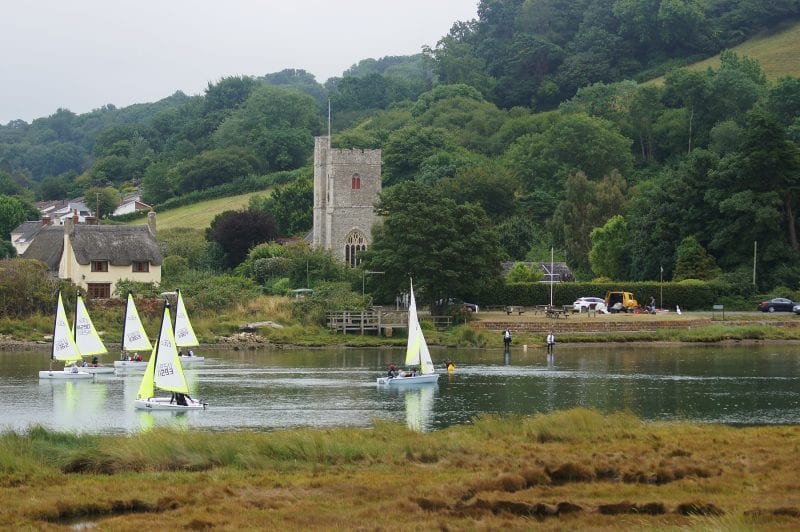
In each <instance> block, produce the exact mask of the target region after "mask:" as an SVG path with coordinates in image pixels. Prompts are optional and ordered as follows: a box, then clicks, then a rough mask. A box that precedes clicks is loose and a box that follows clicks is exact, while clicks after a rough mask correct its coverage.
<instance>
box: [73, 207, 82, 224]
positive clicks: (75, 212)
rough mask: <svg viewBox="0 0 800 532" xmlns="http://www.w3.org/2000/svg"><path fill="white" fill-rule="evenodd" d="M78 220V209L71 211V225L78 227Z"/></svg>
mask: <svg viewBox="0 0 800 532" xmlns="http://www.w3.org/2000/svg"><path fill="white" fill-rule="evenodd" d="M79 220H80V218H79V217H78V209H72V223H74V224H75V225H78V221H79Z"/></svg>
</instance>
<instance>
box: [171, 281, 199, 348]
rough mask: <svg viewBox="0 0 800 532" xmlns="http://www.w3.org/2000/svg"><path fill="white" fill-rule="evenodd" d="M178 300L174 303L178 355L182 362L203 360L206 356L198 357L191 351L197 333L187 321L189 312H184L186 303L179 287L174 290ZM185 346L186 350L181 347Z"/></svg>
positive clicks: (197, 343) (195, 345) (195, 342)
mask: <svg viewBox="0 0 800 532" xmlns="http://www.w3.org/2000/svg"><path fill="white" fill-rule="evenodd" d="M175 292H177V294H178V300H177V303H176V304H175V342H176V343H177V344H178V350H179V351H178V356H180V357H181V362H182V363H184V364H187V363H190V362H203V361H204V360H205V359H206V358H205V357H199V356H197V355H195V354H194V352H192V347H197V346H198V345H200V342H199V341H197V335H196V334H194V328H193V327H192V322H191V321H189V314H187V313H186V305H185V304H184V303H183V296H182V295H181V291H180V289H177V290H175ZM184 347H185V348H186V351H184V350H183V348H184Z"/></svg>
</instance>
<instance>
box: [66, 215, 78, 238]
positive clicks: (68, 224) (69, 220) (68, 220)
mask: <svg viewBox="0 0 800 532" xmlns="http://www.w3.org/2000/svg"><path fill="white" fill-rule="evenodd" d="M74 227H75V222H74V219H73V218H70V217H69V216H68V217H66V218H64V234H65V235H71V234H72V230H73V228H74Z"/></svg>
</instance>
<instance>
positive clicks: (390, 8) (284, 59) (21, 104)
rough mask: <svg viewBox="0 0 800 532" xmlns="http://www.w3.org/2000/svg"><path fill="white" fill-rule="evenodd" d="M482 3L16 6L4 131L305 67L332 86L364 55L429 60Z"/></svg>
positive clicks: (294, 0)
mask: <svg viewBox="0 0 800 532" xmlns="http://www.w3.org/2000/svg"><path fill="white" fill-rule="evenodd" d="M477 4H478V0H402V1H396V0H281V1H277V0H16V1H14V0H9V1H4V2H3V7H2V10H0V124H7V123H8V122H9V121H11V120H16V119H22V120H25V121H26V122H31V121H32V120H33V119H34V118H39V117H44V116H49V115H51V114H53V113H54V112H55V111H56V110H57V109H59V108H64V109H69V110H71V111H73V112H75V113H78V114H80V113H85V112H88V111H91V110H92V109H97V108H99V107H102V106H103V105H106V104H109V103H110V104H114V105H115V106H117V107H125V106H128V105H131V104H133V103H142V102H153V101H157V100H160V99H162V98H165V97H167V96H169V95H171V94H173V93H174V92H175V91H178V90H181V91H183V92H184V93H186V94H189V95H195V94H202V93H203V91H204V89H205V88H206V87H207V86H208V83H209V82H211V83H213V82H216V81H219V80H220V79H221V78H223V77H226V76H236V75H251V76H262V75H264V74H268V73H272V72H279V71H281V70H283V69H285V68H296V69H303V70H306V71H307V72H310V73H311V74H313V75H314V76H315V77H316V79H317V81H319V82H320V83H324V82H325V80H327V79H328V78H330V77H334V76H340V75H341V74H342V72H343V71H344V70H346V69H348V68H349V67H350V66H352V65H354V64H356V63H358V62H359V61H360V60H362V59H367V58H375V59H377V58H380V57H384V56H387V55H411V54H415V53H419V52H420V51H421V50H422V47H423V46H424V45H428V46H431V47H433V46H436V43H437V41H438V40H439V39H440V38H441V37H443V36H445V35H446V34H447V32H448V31H449V30H450V28H451V27H452V25H453V24H454V23H455V22H456V21H466V20H470V19H473V18H476V17H477Z"/></svg>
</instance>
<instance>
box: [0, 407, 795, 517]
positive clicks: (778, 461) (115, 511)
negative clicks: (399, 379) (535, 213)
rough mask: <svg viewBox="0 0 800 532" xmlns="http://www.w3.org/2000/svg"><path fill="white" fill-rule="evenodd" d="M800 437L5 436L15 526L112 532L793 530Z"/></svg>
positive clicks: (660, 431)
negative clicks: (258, 531) (213, 531)
mask: <svg viewBox="0 0 800 532" xmlns="http://www.w3.org/2000/svg"><path fill="white" fill-rule="evenodd" d="M798 451H800V428H798V427H774V426H773V427H746V428H734V427H728V426H718V425H689V424H684V423H644V422H642V421H640V420H639V419H637V418H635V417H634V416H631V415H628V414H623V413H617V414H608V415H602V414H600V413H598V412H596V411H591V410H584V409H576V410H569V411H561V412H556V413H552V414H549V415H537V416H533V417H491V416H485V417H480V418H478V419H476V420H474V421H473V422H472V423H471V424H467V425H461V426H453V427H450V428H447V429H444V430H441V431H437V432H434V433H429V434H419V433H416V432H413V431H411V430H408V429H407V428H406V427H405V426H402V425H399V424H395V423H387V422H382V421H376V422H374V424H373V427H372V428H370V429H359V428H340V429H325V430H320V429H293V430H282V431H275V432H269V433H255V432H236V433H227V432H223V433H205V432H196V431H190V432H183V431H171V430H162V429H157V430H153V431H149V432H144V433H141V434H134V435H128V436H96V435H76V434H61V433H53V432H49V431H47V430H44V429H41V428H32V429H30V430H29V431H27V432H26V433H24V434H12V433H5V434H3V435H2V436H0V497H2V500H3V501H4V504H3V508H2V510H0V514H2V515H3V522H4V523H5V524H6V525H7V526H11V527H15V528H36V529H39V530H47V529H51V528H52V529H56V528H57V527H59V526H62V525H64V524H81V525H93V524H94V525H97V526H100V527H101V528H109V529H114V530H141V529H146V528H149V527H151V526H152V524H153V522H154V520H157V522H158V526H159V527H161V528H166V529H187V528H188V529H202V528H215V527H221V528H224V529H229V530H231V529H253V528H262V529H263V528H272V529H283V530H299V529H305V530H308V529H367V528H369V529H374V528H376V527H377V528H380V529H384V530H401V529H402V530H408V529H426V530H427V529H432V528H439V529H501V528H502V529H511V530H521V529H530V528H531V527H534V526H536V527H542V528H544V529H547V530H556V529H564V528H569V529H598V530H602V529H608V530H611V529H619V528H629V527H635V528H651V529H653V528H656V529H661V528H669V527H681V528H686V527H688V528H697V529H727V530H731V529H752V528H770V529H772V530H793V529H796V528H797V527H798V525H799V524H800V486H799V485H798V483H797V479H796V457H797V453H798Z"/></svg>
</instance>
